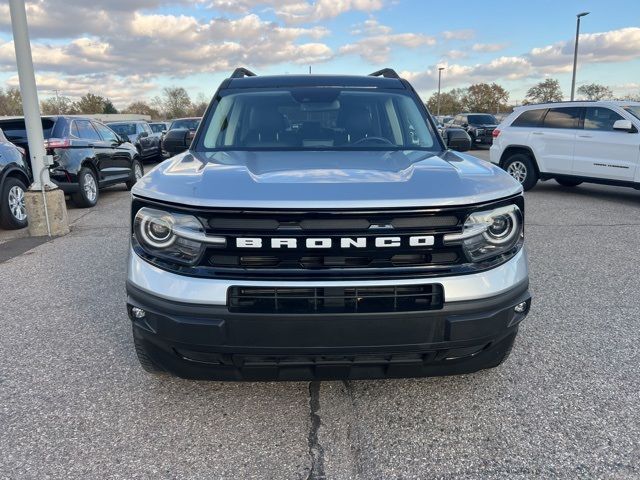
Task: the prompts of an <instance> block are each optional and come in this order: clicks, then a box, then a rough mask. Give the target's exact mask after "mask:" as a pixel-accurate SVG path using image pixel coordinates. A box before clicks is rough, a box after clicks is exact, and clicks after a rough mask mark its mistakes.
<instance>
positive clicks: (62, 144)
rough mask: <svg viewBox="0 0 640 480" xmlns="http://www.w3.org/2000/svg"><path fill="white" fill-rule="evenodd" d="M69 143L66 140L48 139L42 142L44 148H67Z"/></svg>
mask: <svg viewBox="0 0 640 480" xmlns="http://www.w3.org/2000/svg"><path fill="white" fill-rule="evenodd" d="M70 146H71V141H70V140H69V139H68V138H49V139H47V140H45V141H44V148H47V149H49V148H68V147H70Z"/></svg>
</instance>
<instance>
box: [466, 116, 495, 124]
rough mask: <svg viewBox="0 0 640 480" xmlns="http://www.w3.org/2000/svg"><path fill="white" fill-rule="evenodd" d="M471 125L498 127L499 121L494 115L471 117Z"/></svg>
mask: <svg viewBox="0 0 640 480" xmlns="http://www.w3.org/2000/svg"><path fill="white" fill-rule="evenodd" d="M469 123H472V124H474V125H496V124H497V123H498V121H497V120H496V117H494V116H493V115H469Z"/></svg>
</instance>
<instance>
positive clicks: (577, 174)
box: [491, 101, 640, 190]
mask: <svg viewBox="0 0 640 480" xmlns="http://www.w3.org/2000/svg"><path fill="white" fill-rule="evenodd" d="M639 130H640V102H624V101H597V102H565V103H562V102H560V103H547V104H537V105H527V106H524V107H519V108H517V109H516V110H515V111H514V112H513V113H512V114H511V115H509V116H508V117H507V118H505V119H504V120H503V121H502V123H501V124H500V125H498V128H496V129H495V130H494V131H493V137H494V138H493V145H492V146H491V162H492V163H495V164H497V165H499V166H501V167H502V168H504V169H505V170H506V171H507V172H509V173H510V174H511V176H513V177H514V178H515V179H516V180H518V181H519V182H520V183H521V184H522V187H523V188H524V189H525V190H529V189H531V188H533V186H534V185H535V184H536V182H537V181H538V179H540V180H549V179H551V178H553V179H555V180H556V181H557V182H558V183H559V184H560V185H564V186H567V187H574V186H576V185H579V184H580V183H582V182H591V183H602V184H607V185H622V186H628V187H634V188H637V189H640V165H639V163H640V134H639V133H638V131H639Z"/></svg>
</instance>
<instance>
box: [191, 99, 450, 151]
mask: <svg viewBox="0 0 640 480" xmlns="http://www.w3.org/2000/svg"><path fill="white" fill-rule="evenodd" d="M207 120H208V123H207V126H206V128H205V129H204V138H203V139H202V140H200V141H199V144H198V145H197V146H196V149H204V150H234V149H236V150H237V149H244V150H264V149H268V150H347V149H359V150H376V149H378V150H440V149H441V146H440V144H439V142H438V141H437V140H436V136H435V134H434V133H433V131H432V129H431V126H430V124H428V123H427V122H426V120H425V116H423V113H422V112H421V111H420V109H419V108H418V106H417V104H416V101H415V100H414V99H413V97H411V96H409V95H405V94H401V93H389V92H386V91H380V90H356V89H343V88H333V87H325V88H291V89H277V90H260V91H248V92H246V91H245V92H240V93H228V94H227V95H225V96H223V97H222V98H221V99H220V100H219V103H218V105H217V106H216V108H215V110H214V112H213V115H212V116H211V117H210V118H208V119H207Z"/></svg>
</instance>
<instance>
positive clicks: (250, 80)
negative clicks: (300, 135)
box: [225, 74, 405, 89]
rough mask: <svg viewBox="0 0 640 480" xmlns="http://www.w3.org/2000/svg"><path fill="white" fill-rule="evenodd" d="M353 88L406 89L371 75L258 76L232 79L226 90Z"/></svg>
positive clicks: (393, 81)
mask: <svg viewBox="0 0 640 480" xmlns="http://www.w3.org/2000/svg"><path fill="white" fill-rule="evenodd" d="M278 87H285V88H286V87H352V88H358V87H361V88H389V89H404V88H405V86H404V84H403V83H402V81H401V80H400V79H399V78H386V77H372V76H370V75H315V74H314V75H256V76H250V77H242V78H231V79H229V83H228V84H227V85H226V87H225V88H278Z"/></svg>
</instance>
